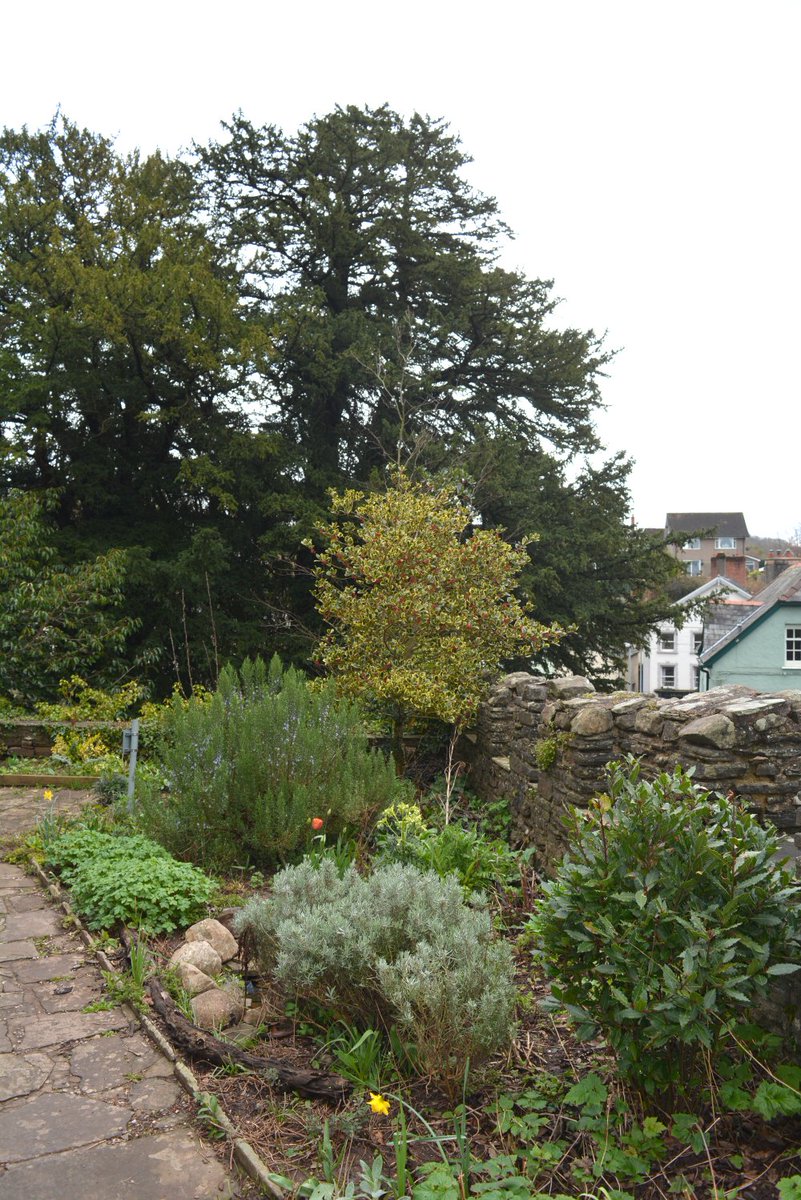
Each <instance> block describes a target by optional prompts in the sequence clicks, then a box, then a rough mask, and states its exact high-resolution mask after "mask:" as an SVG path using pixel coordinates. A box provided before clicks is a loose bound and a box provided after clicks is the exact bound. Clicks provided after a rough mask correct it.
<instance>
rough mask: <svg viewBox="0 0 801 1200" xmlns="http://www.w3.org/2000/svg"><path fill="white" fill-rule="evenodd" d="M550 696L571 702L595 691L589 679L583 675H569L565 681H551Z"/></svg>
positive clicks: (549, 681) (549, 683) (549, 682)
mask: <svg viewBox="0 0 801 1200" xmlns="http://www.w3.org/2000/svg"><path fill="white" fill-rule="evenodd" d="M547 688H548V695H549V696H552V697H553V698H554V699H556V700H571V699H572V698H573V697H574V696H586V695H588V694H590V693H592V692H594V691H595V688H594V687H593V686H592V684H591V683H590V681H589V679H585V678H584V676H583V675H568V676H566V677H565V678H564V679H549V680H548V683H547Z"/></svg>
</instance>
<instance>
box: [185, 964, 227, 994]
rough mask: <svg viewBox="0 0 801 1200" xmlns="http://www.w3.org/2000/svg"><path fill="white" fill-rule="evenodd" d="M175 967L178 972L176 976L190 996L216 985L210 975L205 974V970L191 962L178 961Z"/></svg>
mask: <svg viewBox="0 0 801 1200" xmlns="http://www.w3.org/2000/svg"><path fill="white" fill-rule="evenodd" d="M175 969H176V971H177V972H178V978H179V979H180V980H181V983H182V984H183V986H184V988H185V989H186V991H187V992H188V993H189V995H190V996H200V995H201V994H202V993H203V992H207V991H208V990H209V988H213V987H216V986H217V985H216V984H215V982H214V980H213V979H212V978H211V976H210V975H207V974H206V973H205V971H199V970H198V968H197V967H193V966H192V964H191V963H188V962H179V963H178V965H177V967H176V968H175Z"/></svg>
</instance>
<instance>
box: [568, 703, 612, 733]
mask: <svg viewBox="0 0 801 1200" xmlns="http://www.w3.org/2000/svg"><path fill="white" fill-rule="evenodd" d="M613 723H614V722H613V720H612V714H611V713H610V711H609V709H608V708H604V706H603V705H602V704H588V705H587V707H586V708H582V709H581V710H580V712H578V713H577V714H576V715H575V717H574V718H573V720H572V721H571V723H570V730H571V733H576V734H579V735H580V736H582V737H597V736H598V735H599V734H602V733H608V732H609V730H610V729H611V728H612V725H613Z"/></svg>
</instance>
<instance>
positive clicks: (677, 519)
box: [665, 512, 748, 538]
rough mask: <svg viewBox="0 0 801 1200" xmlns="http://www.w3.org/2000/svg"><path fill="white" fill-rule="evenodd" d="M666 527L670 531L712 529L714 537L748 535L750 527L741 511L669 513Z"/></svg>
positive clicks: (745, 536) (744, 536)
mask: <svg viewBox="0 0 801 1200" xmlns="http://www.w3.org/2000/svg"><path fill="white" fill-rule="evenodd" d="M665 529H666V530H667V532H668V533H695V531H696V530H698V529H711V530H712V534H713V536H714V537H735V538H747V537H748V527H747V526H746V523H745V517H744V516H743V514H742V513H741V512H728V513H714V512H712V513H710V512H690V513H668V514H667V516H666V517H665Z"/></svg>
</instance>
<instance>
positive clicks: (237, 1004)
mask: <svg viewBox="0 0 801 1200" xmlns="http://www.w3.org/2000/svg"><path fill="white" fill-rule="evenodd" d="M192 1012H193V1014H194V1017H195V1024H196V1025H199V1026H200V1027H201V1029H224V1028H225V1026H226V1025H233V1024H235V1023H236V1022H237V1021H241V1020H242V1017H243V1015H244V1012H245V1003H244V1000H243V999H242V996H241V994H240V993H239V991H238V989H237V990H235V989H234V988H233V987H230V988H218V987H214V988H211V989H210V990H209V991H208V992H202V993H201V995H199V996H195V998H194V1000H193V1001H192Z"/></svg>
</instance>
